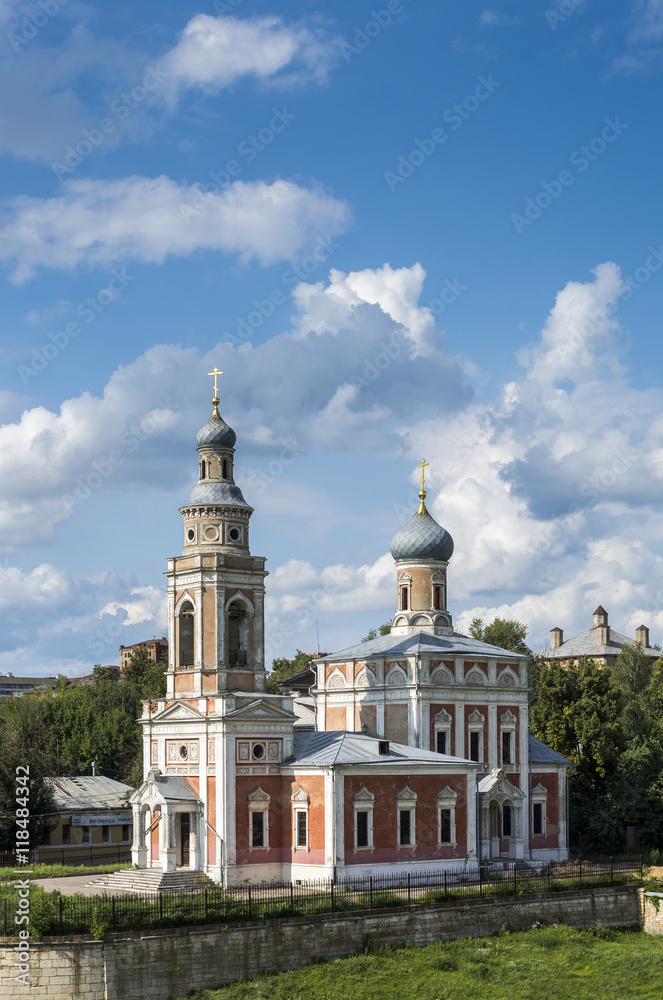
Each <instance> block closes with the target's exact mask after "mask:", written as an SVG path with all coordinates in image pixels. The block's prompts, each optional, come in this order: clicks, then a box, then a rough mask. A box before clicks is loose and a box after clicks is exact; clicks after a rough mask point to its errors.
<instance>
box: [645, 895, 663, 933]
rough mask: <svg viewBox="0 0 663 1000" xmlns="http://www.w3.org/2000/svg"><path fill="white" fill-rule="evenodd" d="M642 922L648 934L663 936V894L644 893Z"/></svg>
mask: <svg viewBox="0 0 663 1000" xmlns="http://www.w3.org/2000/svg"><path fill="white" fill-rule="evenodd" d="M640 922H641V924H642V929H643V930H644V931H646V933H647V934H663V892H643V893H642V918H641V921H640Z"/></svg>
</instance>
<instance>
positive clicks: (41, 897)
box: [28, 884, 60, 940]
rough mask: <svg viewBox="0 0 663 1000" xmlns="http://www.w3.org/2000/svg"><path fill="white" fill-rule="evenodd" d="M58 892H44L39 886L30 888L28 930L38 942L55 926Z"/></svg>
mask: <svg viewBox="0 0 663 1000" xmlns="http://www.w3.org/2000/svg"><path fill="white" fill-rule="evenodd" d="M59 898H60V893H59V892H46V891H45V890H44V889H42V887H41V886H39V885H34V884H32V885H31V886H30V923H29V925H28V929H29V931H30V934H31V935H32V937H33V938H36V939H37V940H39V939H40V938H42V937H43V936H44V934H48V932H49V931H50V930H52V929H53V928H54V927H55V926H56V921H57V915H58V910H57V907H58V900H59Z"/></svg>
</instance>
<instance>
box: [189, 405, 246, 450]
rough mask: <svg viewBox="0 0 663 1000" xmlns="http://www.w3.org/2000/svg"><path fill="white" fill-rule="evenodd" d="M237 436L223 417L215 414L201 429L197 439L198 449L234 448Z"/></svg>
mask: <svg viewBox="0 0 663 1000" xmlns="http://www.w3.org/2000/svg"><path fill="white" fill-rule="evenodd" d="M236 440H237V435H236V434H235V432H234V430H233V429H232V427H229V426H228V424H227V423H226V422H225V420H224V419H223V417H221V416H218V415H217V414H216V413H213V414H212V416H211V417H210V418H209V420H208V421H207V423H206V424H205V425H204V426H203V427H201V428H200V430H199V431H198V435H197V437H196V448H234V447H235V441H236Z"/></svg>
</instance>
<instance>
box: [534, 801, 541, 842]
mask: <svg viewBox="0 0 663 1000" xmlns="http://www.w3.org/2000/svg"><path fill="white" fill-rule="evenodd" d="M532 812H533V817H532V819H533V822H532V827H533V830H532V832H533V834H534V836H535V837H542V836H544V831H543V803H541V802H535V803H534V806H533V807H532Z"/></svg>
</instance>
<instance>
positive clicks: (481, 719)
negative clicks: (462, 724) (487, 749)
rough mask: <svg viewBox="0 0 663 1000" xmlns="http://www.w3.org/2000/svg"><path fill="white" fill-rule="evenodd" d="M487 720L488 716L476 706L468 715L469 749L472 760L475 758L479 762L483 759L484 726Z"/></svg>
mask: <svg viewBox="0 0 663 1000" xmlns="http://www.w3.org/2000/svg"><path fill="white" fill-rule="evenodd" d="M485 722H486V718H485V716H484V715H482V713H481V712H480V711H479V709H478V708H475V709H474V711H473V712H472V713H471V715H469V716H468V717H467V735H468V741H467V742H468V749H469V757H470V760H474V761H476V762H477V763H480V762H481V761H483V759H484V757H483V727H484V724H485Z"/></svg>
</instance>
